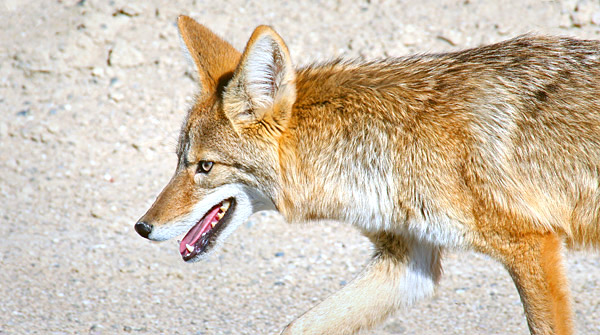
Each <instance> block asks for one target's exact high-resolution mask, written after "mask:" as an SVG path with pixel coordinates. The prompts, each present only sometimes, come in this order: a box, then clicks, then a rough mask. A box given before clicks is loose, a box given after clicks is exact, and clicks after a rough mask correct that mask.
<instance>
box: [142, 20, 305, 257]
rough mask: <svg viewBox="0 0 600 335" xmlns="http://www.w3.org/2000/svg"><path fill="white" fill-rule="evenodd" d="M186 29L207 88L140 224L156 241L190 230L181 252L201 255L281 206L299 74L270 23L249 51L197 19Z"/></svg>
mask: <svg viewBox="0 0 600 335" xmlns="http://www.w3.org/2000/svg"><path fill="white" fill-rule="evenodd" d="M178 27H179V33H180V37H181V40H182V42H183V43H182V44H183V45H184V46H185V50H186V51H187V54H188V55H189V57H190V58H191V60H192V61H193V63H194V64H195V67H196V69H197V71H198V77H199V84H200V93H199V94H198V95H197V98H196V102H195V104H194V106H193V107H192V108H191V109H190V110H189V112H188V115H187V118H186V119H185V121H184V124H183V126H182V129H181V134H180V136H179V143H178V147H177V156H178V158H179V161H178V164H177V169H176V171H175V174H174V175H173V177H172V179H171V181H170V182H169V183H168V184H167V186H166V187H165V188H164V190H163V191H162V192H161V193H160V195H159V196H158V198H157V199H156V201H155V202H154V204H153V205H152V207H150V209H149V210H148V212H146V214H145V215H144V216H143V217H142V218H140V220H139V221H138V222H137V223H136V224H135V230H136V231H137V232H138V233H139V234H140V235H142V236H143V237H146V238H148V239H150V240H154V241H163V240H167V239H170V238H174V237H176V236H178V235H183V234H185V235H184V237H183V238H182V240H181V242H180V246H179V252H180V253H181V256H182V257H183V259H184V260H185V261H197V260H199V259H201V258H202V257H203V256H205V255H206V254H207V253H208V252H209V251H211V250H213V249H214V247H215V246H216V245H218V244H219V243H221V242H222V241H223V240H224V239H225V238H226V237H227V236H228V234H230V233H231V232H232V231H233V230H234V229H235V228H237V227H238V226H239V225H240V224H242V223H243V222H245V221H246V220H247V219H248V217H249V216H250V215H251V214H252V213H254V212H256V211H258V210H262V209H267V208H273V203H274V200H273V199H274V197H275V196H276V194H277V192H278V186H277V185H278V180H279V177H278V176H279V168H278V161H279V158H278V141H279V138H280V137H281V135H282V132H283V130H284V129H285V128H286V127H287V123H288V119H289V115H290V113H291V109H292V105H293V103H294V101H295V99H296V94H295V72H294V70H293V68H292V65H291V60H290V56H289V52H288V49H287V47H286V45H285V44H284V42H283V40H282V39H281V37H280V36H279V35H278V34H277V33H276V32H275V31H274V30H273V29H271V28H270V27H267V26H260V27H258V28H256V30H255V31H254V33H253V34H252V36H251V38H250V40H249V41H248V44H247V46H246V49H245V50H244V52H243V53H242V54H240V53H239V52H238V51H237V50H236V49H234V48H233V47H232V46H231V45H230V44H229V43H227V42H226V41H224V40H222V39H221V38H219V37H218V36H216V35H215V34H214V33H212V32H211V31H210V30H208V29H207V28H205V27H204V26H202V25H200V24H198V23H197V22H195V21H194V20H192V19H190V18H189V17H186V16H181V17H179V19H178Z"/></svg>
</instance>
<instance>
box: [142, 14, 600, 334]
mask: <svg viewBox="0 0 600 335" xmlns="http://www.w3.org/2000/svg"><path fill="white" fill-rule="evenodd" d="M178 26H179V31H180V36H181V39H182V41H183V44H184V46H185V49H186V51H187V53H188V55H189V56H190V58H191V60H192V61H193V63H194V64H195V67H196V69H197V71H198V77H199V85H200V93H199V94H198V96H197V100H196V103H195V105H194V106H193V107H192V108H191V109H190V110H189V112H188V115H187V118H186V119H185V121H184V125H183V127H182V130H181V135H180V138H179V144H178V151H177V154H178V158H179V162H178V165H177V169H176V171H175V174H174V175H173V177H172V179H171V181H170V182H169V183H168V184H167V186H166V187H165V188H164V190H163V191H162V192H161V193H160V195H159V196H158V198H157V199H156V201H155V203H154V204H153V205H152V207H151V208H150V209H149V210H148V211H147V213H146V214H145V215H144V216H143V217H142V218H141V219H140V220H139V221H138V222H137V223H136V225H135V229H136V231H137V232H138V233H140V235H142V236H144V237H146V238H149V239H151V240H166V239H170V238H173V237H176V236H178V235H184V237H183V238H182V240H181V243H180V247H179V252H180V253H181V256H182V257H183V259H184V260H185V261H197V260H200V259H202V258H203V257H205V256H206V255H207V254H208V253H209V252H210V251H212V250H214V249H215V247H217V246H218V245H219V244H221V243H222V242H223V240H224V239H225V238H226V237H227V236H228V235H229V234H230V233H231V232H232V231H233V230H234V229H235V228H236V227H238V226H239V225H240V224H242V223H243V222H244V221H245V220H247V219H248V217H249V216H250V215H251V214H252V213H254V212H256V211H259V210H262V209H269V208H272V209H276V210H278V211H279V212H281V213H282V214H283V216H284V217H285V218H286V219H287V220H288V221H290V222H297V221H311V220H322V219H326V220H337V221H341V222H346V223H349V224H352V225H354V226H356V227H358V228H359V229H360V230H361V231H362V232H363V233H364V234H365V235H366V236H367V237H368V238H369V239H370V240H371V241H372V242H373V245H374V248H375V252H374V255H373V258H372V260H371V262H370V264H369V265H368V266H366V268H365V269H364V271H363V272H362V273H361V274H360V275H359V276H358V277H357V278H355V279H354V280H353V281H352V282H351V283H349V284H348V285H346V286H345V287H344V288H343V289H342V290H340V291H339V292H337V293H335V294H333V295H332V296H331V297H329V298H327V299H326V300H325V301H323V302H321V303H320V304H318V305H317V306H315V307H313V308H312V309H311V310H309V311H307V312H306V313H305V314H303V315H302V316H300V317H299V318H298V319H297V320H295V321H294V322H292V323H291V324H289V325H288V326H287V327H286V329H285V330H284V332H283V333H284V334H354V333H356V332H358V331H360V330H361V329H367V328H369V327H372V326H373V325H376V324H377V323H378V322H380V321H382V320H384V319H385V318H386V317H387V316H388V315H390V314H391V313H393V312H394V311H395V310H396V309H397V308H399V307H401V306H405V305H409V304H410V303H412V302H414V301H415V300H417V299H419V298H422V297H425V296H427V295H429V294H431V293H432V291H433V289H434V287H435V285H436V284H437V283H438V281H439V279H440V276H441V272H442V271H441V260H440V255H441V253H442V251H443V249H445V248H459V249H468V250H475V251H478V252H481V253H484V254H486V255H489V256H490V257H492V258H493V259H496V260H498V261H499V262H501V263H502V264H503V265H504V266H505V268H506V269H507V270H508V272H509V273H510V275H511V276H512V278H513V280H514V282H515V285H516V286H517V288H518V291H519V294H520V296H521V301H522V303H523V306H524V309H525V314H526V317H527V321H528V324H529V329H530V331H531V333H532V334H571V333H572V332H573V328H572V321H571V307H570V297H569V288H568V284H567V279H566V275H565V270H564V265H563V261H562V256H561V250H562V248H563V246H567V247H592V248H596V249H597V248H598V247H600V42H598V41H584V40H576V39H571V38H557V37H543V36H522V37H517V38H515V39H511V40H508V41H505V42H501V43H497V44H493V45H488V46H482V47H478V48H474V49H469V50H464V51H459V52H452V53H444V54H432V55H420V56H412V57H402V58H392V59H385V60H379V61H372V62H360V61H341V60H338V61H332V62H326V63H322V64H314V65H309V66H306V67H303V68H295V67H294V66H293V65H292V62H291V58H290V54H289V51H288V48H287V46H286V44H285V43H284V41H283V40H282V38H281V37H280V36H279V35H278V34H277V33H276V32H275V31H274V30H273V29H272V28H270V27H267V26H260V27H258V28H256V30H255V31H254V33H253V34H252V36H251V37H250V40H249V41H248V44H247V46H246V48H245V50H244V51H243V53H240V52H238V51H237V50H236V49H235V48H233V47H232V46H231V45H230V44H229V43H227V42H226V41H224V40H223V39H221V38H220V37H218V36H217V35H215V34H214V33H213V32H211V31H210V30H209V29H207V28H206V27H204V26H202V25H200V24H198V23H196V22H195V21H194V20H192V19H190V18H188V17H186V16H181V17H180V18H179V20H178Z"/></svg>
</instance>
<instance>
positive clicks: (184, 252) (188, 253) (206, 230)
mask: <svg viewBox="0 0 600 335" xmlns="http://www.w3.org/2000/svg"><path fill="white" fill-rule="evenodd" d="M233 207H235V201H234V199H233V198H231V199H226V200H223V201H222V202H221V203H219V204H217V205H215V206H214V207H213V208H211V209H210V210H209V211H208V212H207V213H206V214H205V215H204V217H202V219H200V220H199V221H198V222H197V223H196V224H195V225H194V226H193V227H192V229H190V231H188V232H187V234H186V235H185V236H184V237H183V240H181V242H180V243H179V253H181V257H183V260H184V261H186V262H187V261H189V260H191V259H193V258H194V257H196V256H197V255H199V254H202V253H203V252H205V251H207V250H208V248H209V247H212V245H213V244H214V242H215V240H216V238H217V236H218V235H219V233H220V232H221V231H222V230H223V228H225V225H226V223H227V221H228V220H229V217H230V213H231V212H233Z"/></svg>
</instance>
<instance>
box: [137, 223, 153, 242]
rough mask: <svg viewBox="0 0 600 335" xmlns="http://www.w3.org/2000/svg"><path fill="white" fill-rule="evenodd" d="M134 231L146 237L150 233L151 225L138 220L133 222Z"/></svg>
mask: <svg viewBox="0 0 600 335" xmlns="http://www.w3.org/2000/svg"><path fill="white" fill-rule="evenodd" d="M135 231H137V233H138V234H140V235H142V236H143V237H145V238H148V235H150V232H152V225H149V224H148V223H147V222H144V221H139V222H138V223H136V224H135Z"/></svg>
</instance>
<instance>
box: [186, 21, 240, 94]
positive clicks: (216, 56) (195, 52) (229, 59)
mask: <svg viewBox="0 0 600 335" xmlns="http://www.w3.org/2000/svg"><path fill="white" fill-rule="evenodd" d="M177 26H178V28H179V36H180V38H181V41H182V42H183V43H182V46H183V49H184V51H185V52H186V54H187V56H188V58H189V59H191V60H192V61H193V63H194V64H195V65H196V70H197V71H198V77H199V79H200V85H201V94H205V93H211V92H215V91H216V90H217V89H219V86H220V85H223V84H224V83H225V82H227V80H229V79H230V78H231V76H232V75H233V72H234V71H235V68H236V67H237V65H238V63H239V60H240V57H241V54H240V52H239V51H237V50H236V49H235V48H234V47H233V46H231V44H229V43H227V41H225V40H223V39H222V38H220V37H219V36H217V35H216V34H215V33H213V32H212V31H210V30H209V29H208V28H206V27H205V26H203V25H201V24H199V23H198V22H196V21H194V20H193V19H192V18H190V17H187V16H185V15H181V16H179V18H178V19H177Z"/></svg>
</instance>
